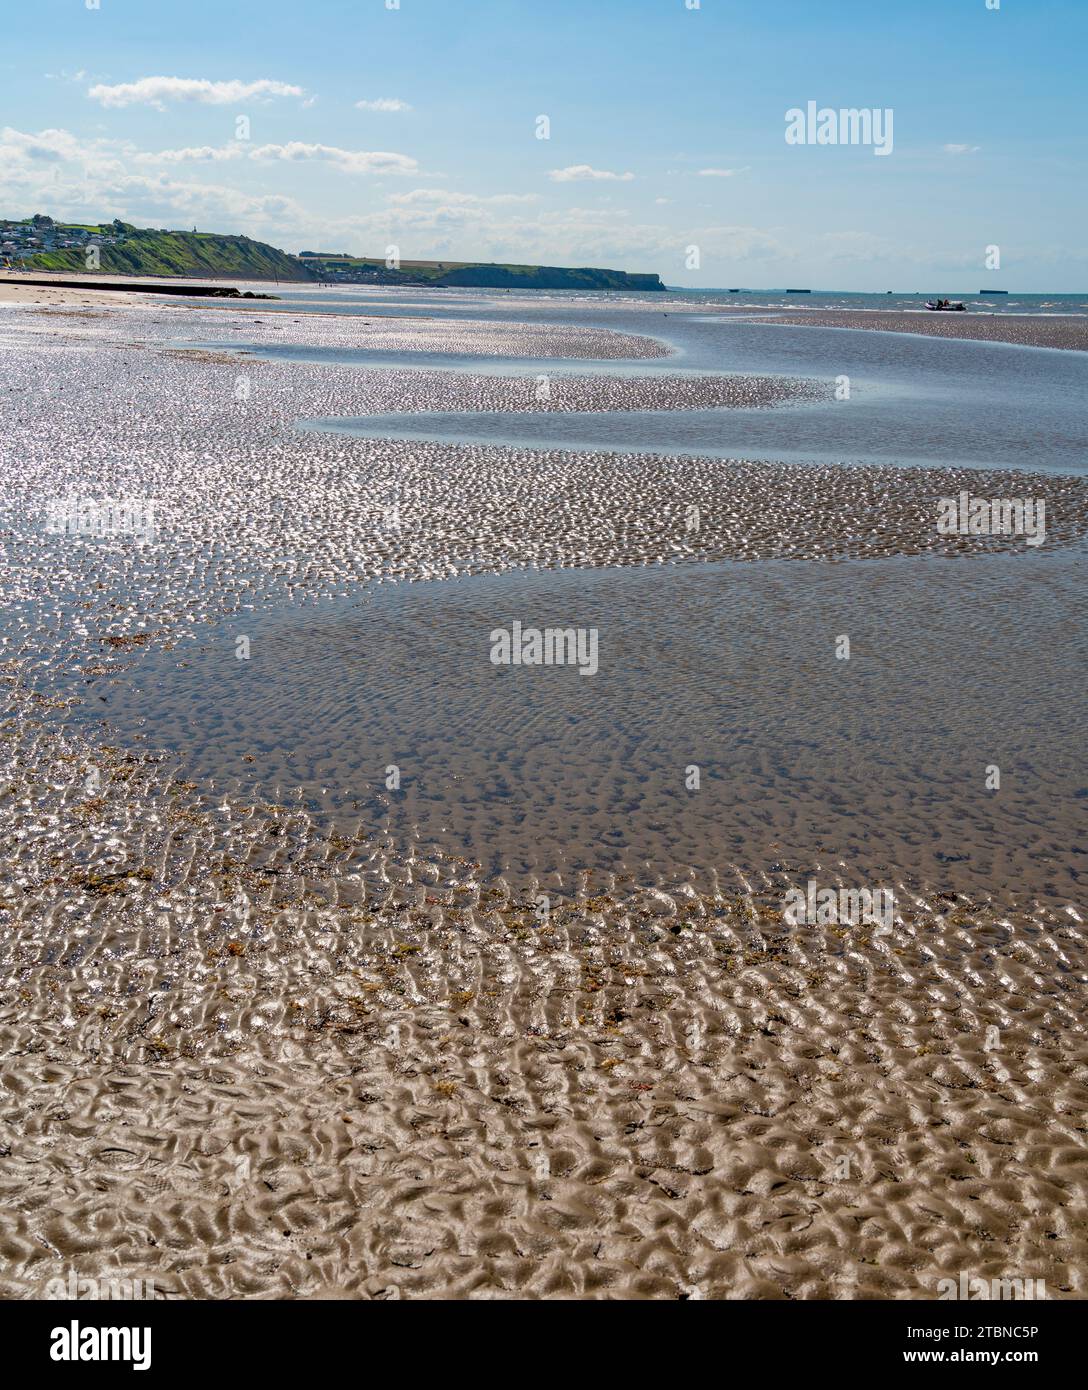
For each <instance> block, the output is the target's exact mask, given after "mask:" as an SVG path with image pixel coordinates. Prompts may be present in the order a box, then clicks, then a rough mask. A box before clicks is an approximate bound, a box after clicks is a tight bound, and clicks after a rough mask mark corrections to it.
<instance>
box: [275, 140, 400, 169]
mask: <svg viewBox="0 0 1088 1390" xmlns="http://www.w3.org/2000/svg"><path fill="white" fill-rule="evenodd" d="M252 158H253V159H262V160H268V159H281V160H285V161H286V162H287V163H290V164H304V163H309V162H311V161H318V162H324V163H327V164H334V165H336V167H337V168H338V169H341V170H343V172H344V173H346V174H418V173H419V162H418V160H415V159H413V158H412V157H411V155H407V154H395V153H393V152H391V151H389V150H342V149H340V148H339V147H338V146H336V145H308V144H305V143H304V142H303V141H301V140H291V141H289V142H288V143H287V144H286V145H260V146H258V148H257V149H255V150H254V151H253V154H252Z"/></svg>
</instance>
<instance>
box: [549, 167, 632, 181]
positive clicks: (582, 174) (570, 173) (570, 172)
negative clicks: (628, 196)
mask: <svg viewBox="0 0 1088 1390" xmlns="http://www.w3.org/2000/svg"><path fill="white" fill-rule="evenodd" d="M548 177H549V178H550V179H552V180H553V181H554V182H555V183H579V182H581V181H582V180H583V179H610V180H613V181H615V182H618V183H627V182H628V180H630V179H633V178H634V177H635V176H634V174H631V173H627V174H614V173H612V172H611V170H609V169H594V168H593V167H592V165H590V164H571V165H568V166H567V168H566V169H552V170H551V171H550V173H549V174H548Z"/></svg>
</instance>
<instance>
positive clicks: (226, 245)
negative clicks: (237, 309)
mask: <svg viewBox="0 0 1088 1390" xmlns="http://www.w3.org/2000/svg"><path fill="white" fill-rule="evenodd" d="M92 250H93V252H94V254H93V255H92ZM0 264H2V265H5V266H8V267H18V268H20V269H23V270H51V271H56V272H60V273H63V274H68V275H80V274H87V273H90V274H103V273H106V274H114V275H158V276H169V275H179V276H186V277H199V278H202V279H207V278H223V277H227V276H230V277H234V276H237V277H238V278H239V279H245V280H317V281H321V282H322V283H325V284H349V285H414V286H420V287H426V286H464V287H470V288H476V289H520V290H626V291H628V292H635V293H645V292H647V291H657V290H661V291H664V289H665V286H664V285H663V284H662V283H661V278H660V276H658V275H651V274H632V273H631V272H629V271H625V270H602V269H599V268H597V267H593V266H578V267H565V266H553V265H506V264H495V263H485V262H481V261H401V262H400V264H399V265H398V267H397V268H396V269H395V270H393V269H390V268H389V267H388V266H387V265H386V263H385V261H384V259H381V258H379V257H374V256H352V255H350V254H349V253H348V252H346V251H345V252H335V251H301V252H299V254H298V255H297V256H294V255H291V254H290V253H288V252H287V251H280V250H277V248H276V247H274V246H270V245H268V244H267V242H263V241H254V240H252V238H250V237H247V236H226V235H223V234H221V233H218V232H198V231H195V230H194V231H191V232H182V231H167V230H166V229H159V230H156V229H155V228H151V227H134V226H133V225H132V224H131V223H129V222H121V221H114V222H108V223H101V224H93V223H73V222H57V221H55V220H54V219H53V218H52V217H48V216H45V215H44V214H42V213H36V214H35V215H34V216H33V217H26V218H20V219H11V218H8V219H5V218H0Z"/></svg>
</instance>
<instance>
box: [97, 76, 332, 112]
mask: <svg viewBox="0 0 1088 1390" xmlns="http://www.w3.org/2000/svg"><path fill="white" fill-rule="evenodd" d="M87 95H88V96H89V97H90V98H91V100H92V101H97V102H101V104H102V105H103V106H113V107H117V106H154V107H156V108H158V109H159V110H160V111H161V110H163V109H164V107H165V104H166V103H167V102H169V101H197V102H201V103H203V104H204V105H207V106H229V105H235V104H237V103H238V102H241V101H268V100H270V99H271V98H272V97H304V96H305V95H306V93H305V91H304V90H303V89H302V88H301V87H295V86H293V85H292V84H291V83H288V82H274V81H273V80H272V79H271V78H268V77H262V78H260V79H259V80H258V81H256V82H242V81H240V80H234V81H231V82H211V81H209V80H208V79H207V78H199V77H141V78H140V79H139V80H138V81H136V82H121V83H118V84H117V85H115V86H109V85H108V84H106V83H102V82H100V83H98V84H97V85H96V86H94V87H92V88H91V89H90V91H88V93H87Z"/></svg>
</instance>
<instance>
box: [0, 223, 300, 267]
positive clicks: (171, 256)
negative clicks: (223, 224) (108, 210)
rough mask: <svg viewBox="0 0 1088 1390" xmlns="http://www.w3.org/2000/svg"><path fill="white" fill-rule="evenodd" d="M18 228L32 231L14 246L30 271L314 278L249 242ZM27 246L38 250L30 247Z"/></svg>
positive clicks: (115, 226) (281, 254) (111, 228)
mask: <svg viewBox="0 0 1088 1390" xmlns="http://www.w3.org/2000/svg"><path fill="white" fill-rule="evenodd" d="M18 225H22V226H24V227H28V228H32V229H33V232H32V234H30V235H28V236H27V237H26V238H21V239H19V242H15V241H13V242H12V245H19V247H20V249H22V250H23V252H24V254H22V255H20V256H18V258H17V260H16V263H17V264H19V265H20V266H22V267H23V268H25V269H27V270H53V271H63V272H66V273H68V274H78V273H86V272H88V271H92V273H101V272H108V273H114V274H118V275H184V276H200V277H207V276H213V277H220V276H227V275H229V276H238V277H239V278H240V279H245V280H309V279H310V278H311V276H310V272H309V271H308V270H307V269H306V267H305V266H304V265H303V264H302V262H301V261H300V260H299V259H298V257H297V256H290V255H288V254H287V252H285V251H279V250H277V249H276V247H274V246H269V245H267V244H266V243H265V242H263V241H253V240H252V239H251V238H250V237H247V236H223V235H220V234H218V233H216V232H173V231H156V230H152V229H150V228H139V227H133V226H131V225H130V224H129V223H126V222H112V223H106V224H103V225H101V226H79V227H77V226H74V225H66V224H63V223H53V222H50V220H49V219H47V218H45V219H43V218H39V219H37V220H30V221H28V222H26V223H23V224H18ZM8 230H10V225H9V228H8ZM27 242H30V243H37V245H34V244H29V245H27V244H25V243H27ZM20 243H24V244H20ZM38 246H40V249H38ZM92 246H97V248H98V257H97V265H91V264H89V263H88V251H89V249H90V248H91V247H92Z"/></svg>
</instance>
